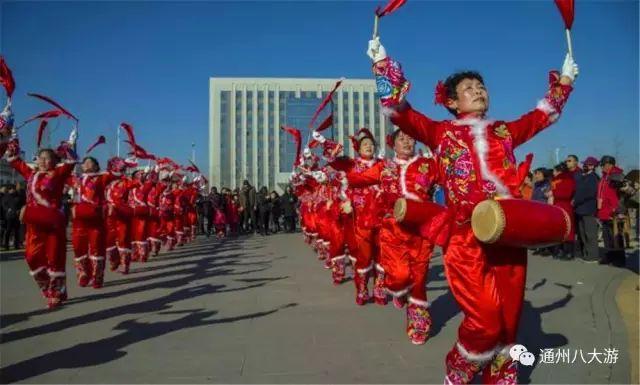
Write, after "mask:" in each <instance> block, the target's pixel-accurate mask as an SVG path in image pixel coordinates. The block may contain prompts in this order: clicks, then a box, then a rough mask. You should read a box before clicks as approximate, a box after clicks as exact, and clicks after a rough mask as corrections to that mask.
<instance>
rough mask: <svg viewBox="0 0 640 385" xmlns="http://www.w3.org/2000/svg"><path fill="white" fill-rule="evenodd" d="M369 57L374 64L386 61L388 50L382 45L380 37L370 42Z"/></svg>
mask: <svg viewBox="0 0 640 385" xmlns="http://www.w3.org/2000/svg"><path fill="white" fill-rule="evenodd" d="M367 55H368V56H369V57H370V58H371V60H373V62H374V63H377V62H379V61H380V60H384V59H386V57H387V50H385V49H384V46H383V45H382V44H380V37H379V36H376V38H375V39H373V40H369V47H368V48H367Z"/></svg>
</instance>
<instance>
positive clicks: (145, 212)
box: [133, 206, 149, 217]
mask: <svg viewBox="0 0 640 385" xmlns="http://www.w3.org/2000/svg"><path fill="white" fill-rule="evenodd" d="M133 216H134V217H148V216H149V208H148V207H147V206H136V207H134V208H133Z"/></svg>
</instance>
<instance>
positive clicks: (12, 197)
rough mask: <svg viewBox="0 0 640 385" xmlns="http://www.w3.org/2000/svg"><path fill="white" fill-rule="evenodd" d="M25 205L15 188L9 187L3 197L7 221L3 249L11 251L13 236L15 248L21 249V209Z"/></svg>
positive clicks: (3, 210)
mask: <svg viewBox="0 0 640 385" xmlns="http://www.w3.org/2000/svg"><path fill="white" fill-rule="evenodd" d="M22 206H23V203H22V200H21V198H20V196H19V195H18V193H17V192H16V188H15V187H14V186H9V189H8V190H7V192H6V194H4V196H3V197H2V212H3V214H4V219H5V231H4V234H3V235H4V237H3V239H2V247H3V248H4V249H5V250H7V249H9V240H10V239H11V237H12V236H13V248H14V249H19V248H20V209H22Z"/></svg>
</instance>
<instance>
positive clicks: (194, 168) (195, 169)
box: [189, 160, 200, 174]
mask: <svg viewBox="0 0 640 385" xmlns="http://www.w3.org/2000/svg"><path fill="white" fill-rule="evenodd" d="M189 163H191V166H193V167H192V168H193V172H196V173H198V174H200V169H199V168H198V166H196V164H195V163H193V162H192V161H191V160H189Z"/></svg>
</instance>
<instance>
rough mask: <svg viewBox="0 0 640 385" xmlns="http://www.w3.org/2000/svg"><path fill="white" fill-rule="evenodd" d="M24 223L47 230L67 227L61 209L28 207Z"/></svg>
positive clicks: (25, 210) (23, 218) (23, 215)
mask: <svg viewBox="0 0 640 385" xmlns="http://www.w3.org/2000/svg"><path fill="white" fill-rule="evenodd" d="M22 222H23V223H25V224H27V225H32V226H37V227H39V228H42V229H45V230H56V229H59V228H62V227H64V226H65V217H64V213H63V212H62V211H61V210H60V209H56V208H53V207H45V206H40V205H27V206H26V207H25V208H24V212H23V214H22Z"/></svg>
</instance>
